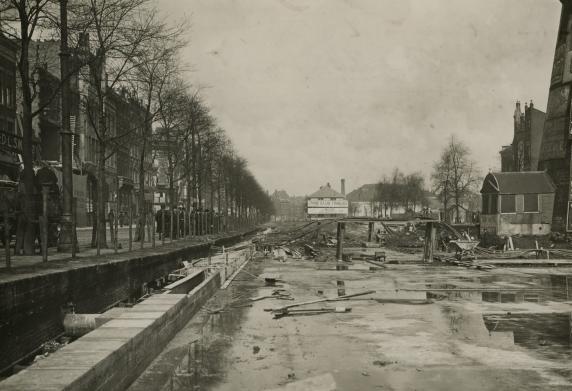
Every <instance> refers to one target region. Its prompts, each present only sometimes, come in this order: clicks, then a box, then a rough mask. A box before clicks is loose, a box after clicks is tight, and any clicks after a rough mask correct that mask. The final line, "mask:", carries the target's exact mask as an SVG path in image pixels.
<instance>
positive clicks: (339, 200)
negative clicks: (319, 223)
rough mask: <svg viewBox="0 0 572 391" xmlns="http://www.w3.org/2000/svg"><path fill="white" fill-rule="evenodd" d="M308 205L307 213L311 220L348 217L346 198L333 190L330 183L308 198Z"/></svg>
mask: <svg viewBox="0 0 572 391" xmlns="http://www.w3.org/2000/svg"><path fill="white" fill-rule="evenodd" d="M306 205H307V209H306V213H307V214H308V217H309V218H310V219H311V220H319V219H328V218H336V217H346V216H347V215H348V201H347V200H346V197H345V196H344V195H343V194H341V193H338V192H337V191H335V190H334V189H332V187H331V186H330V184H329V183H328V184H326V185H325V186H321V187H320V189H319V190H318V191H316V192H315V193H313V194H311V195H310V196H308V199H307V202H306Z"/></svg>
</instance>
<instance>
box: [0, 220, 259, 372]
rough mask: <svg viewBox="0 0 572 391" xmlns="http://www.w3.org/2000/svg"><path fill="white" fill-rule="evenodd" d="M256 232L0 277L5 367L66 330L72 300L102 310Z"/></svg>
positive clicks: (82, 309) (0, 356)
mask: <svg viewBox="0 0 572 391" xmlns="http://www.w3.org/2000/svg"><path fill="white" fill-rule="evenodd" d="M253 232H254V231H252V232H248V233H246V234H235V235H233V236H228V237H225V238H221V239H218V240H216V241H215V242H214V243H204V244H192V245H190V244H189V243H185V242H184V241H180V242H174V243H173V244H172V245H168V246H164V247H163V246H162V247H158V248H155V249H147V250H144V251H137V252H132V253H123V254H118V255H117V258H116V259H111V260H104V261H101V262H94V261H93V260H92V261H91V262H90V260H89V259H81V260H79V261H75V262H70V263H69V264H68V265H66V266H65V268H63V269H60V270H53V269H52V270H43V271H38V272H35V273H31V274H29V275H24V276H22V277H21V278H16V279H11V280H8V281H2V282H0V347H1V353H0V373H5V374H9V370H10V368H12V367H13V365H14V364H15V363H16V362H18V361H19V360H21V359H23V358H25V357H26V356H29V355H30V354H33V353H34V352H35V351H36V350H37V349H38V348H39V347H40V346H41V345H42V344H43V343H44V342H46V341H48V340H50V339H52V338H55V337H57V336H58V335H61V333H63V317H64V309H66V308H70V307H71V306H73V309H74V311H75V312H76V313H99V312H103V311H104V310H105V309H107V308H109V307H110V306H113V305H114V304H115V303H118V302H120V301H125V300H130V299H131V300H133V299H136V298H138V297H140V296H141V295H142V287H143V284H144V283H146V282H149V281H153V280H155V279H158V278H161V277H163V276H165V275H167V274H168V273H169V272H170V271H172V270H173V269H176V268H178V267H179V266H180V263H181V261H182V260H190V259H194V258H199V257H203V256H205V255H206V254H207V253H208V250H209V247H210V244H214V245H217V246H222V245H231V244H233V243H236V242H238V241H240V240H242V239H243V237H244V236H245V235H248V234H251V233H253Z"/></svg>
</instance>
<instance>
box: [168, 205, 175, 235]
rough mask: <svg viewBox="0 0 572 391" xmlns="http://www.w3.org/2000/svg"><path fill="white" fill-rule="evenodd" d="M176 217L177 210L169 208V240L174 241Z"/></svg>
mask: <svg viewBox="0 0 572 391" xmlns="http://www.w3.org/2000/svg"><path fill="white" fill-rule="evenodd" d="M174 219H175V211H174V210H172V209H169V242H172V241H173V229H174V226H173V224H174V221H173V220H174Z"/></svg>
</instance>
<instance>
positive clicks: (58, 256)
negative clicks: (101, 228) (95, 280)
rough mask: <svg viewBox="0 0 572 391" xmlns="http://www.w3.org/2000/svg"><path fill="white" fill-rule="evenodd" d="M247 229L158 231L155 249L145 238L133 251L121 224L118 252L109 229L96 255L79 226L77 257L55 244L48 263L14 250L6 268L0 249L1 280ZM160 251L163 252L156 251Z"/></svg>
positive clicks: (194, 242) (88, 236)
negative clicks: (165, 234)
mask: <svg viewBox="0 0 572 391" xmlns="http://www.w3.org/2000/svg"><path fill="white" fill-rule="evenodd" d="M244 232H248V230H245V231H229V232H225V233H220V234H216V235H203V236H193V237H187V238H185V239H177V240H170V239H169V238H165V242H164V245H163V242H162V241H161V240H159V237H158V235H157V234H155V249H153V247H152V243H151V242H148V241H145V242H144V243H143V248H141V243H140V242H133V244H132V247H133V250H132V251H131V252H130V251H129V228H128V227H123V228H119V230H118V248H117V253H116V252H115V249H114V248H113V244H112V243H111V241H110V240H109V232H108V237H107V239H108V240H107V245H108V248H105V249H103V248H102V249H101V251H100V255H99V256H98V255H97V249H95V248H91V247H90V242H91V229H88V230H85V229H82V230H79V229H78V232H77V233H78V242H79V252H78V253H76V259H75V260H73V259H72V258H71V254H70V253H58V252H57V249H56V248H55V247H53V248H49V249H48V262H42V256H41V254H39V253H37V254H36V255H18V256H14V255H13V250H12V253H11V256H10V260H11V268H10V269H7V268H6V263H5V256H4V249H3V248H2V249H0V262H1V267H0V282H2V281H6V280H14V279H19V278H22V276H23V275H30V274H38V273H40V274H43V273H49V272H50V271H52V272H53V271H54V269H60V270H61V269H62V268H74V267H77V266H86V265H88V264H95V263H105V262H109V261H111V260H120V259H126V258H129V257H131V256H133V257H137V256H140V255H141V254H149V252H151V251H155V250H161V249H162V248H164V249H165V250H169V249H176V248H180V247H187V246H192V245H200V244H204V243H208V242H212V241H216V240H217V239H221V238H224V237H232V236H235V235H239V234H241V233H244ZM158 252H162V251H158Z"/></svg>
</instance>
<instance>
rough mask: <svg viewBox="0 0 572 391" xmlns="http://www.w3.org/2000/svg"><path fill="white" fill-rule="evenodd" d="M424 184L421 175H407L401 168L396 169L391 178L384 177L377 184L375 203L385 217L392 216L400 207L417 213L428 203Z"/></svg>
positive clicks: (415, 173)
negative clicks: (418, 209)
mask: <svg viewBox="0 0 572 391" xmlns="http://www.w3.org/2000/svg"><path fill="white" fill-rule="evenodd" d="M424 184H425V180H424V178H423V176H422V175H421V173H418V172H414V173H411V174H405V173H403V172H402V171H401V170H399V168H394V169H393V172H392V173H391V176H384V177H383V179H382V180H381V181H380V182H379V183H378V184H377V186H376V191H375V201H376V202H378V203H379V205H380V207H381V208H382V210H383V215H385V216H389V215H391V214H392V213H393V211H394V209H396V208H398V207H402V208H403V209H405V211H408V210H411V211H413V212H415V211H416V208H417V207H418V206H421V205H424V204H425V201H426V200H425V191H424ZM380 212H381V211H380ZM388 212H389V214H388Z"/></svg>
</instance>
